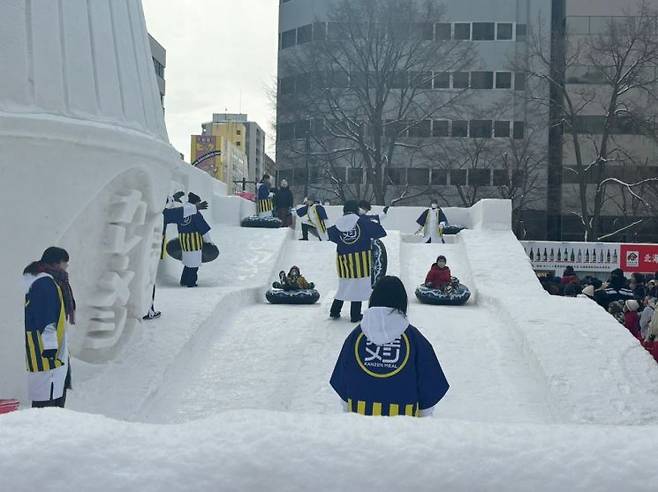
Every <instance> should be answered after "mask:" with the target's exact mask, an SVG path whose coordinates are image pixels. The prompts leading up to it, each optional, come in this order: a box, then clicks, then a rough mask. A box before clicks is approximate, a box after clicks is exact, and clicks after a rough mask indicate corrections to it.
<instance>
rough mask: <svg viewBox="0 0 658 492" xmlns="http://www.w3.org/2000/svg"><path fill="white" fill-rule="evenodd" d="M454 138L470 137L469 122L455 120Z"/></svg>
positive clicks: (453, 124)
mask: <svg viewBox="0 0 658 492" xmlns="http://www.w3.org/2000/svg"><path fill="white" fill-rule="evenodd" d="M452 136H453V137H468V121H466V120H453V122H452Z"/></svg>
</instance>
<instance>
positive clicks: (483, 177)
mask: <svg viewBox="0 0 658 492" xmlns="http://www.w3.org/2000/svg"><path fill="white" fill-rule="evenodd" d="M468 184H469V185H471V186H490V185H491V169H469V170H468Z"/></svg>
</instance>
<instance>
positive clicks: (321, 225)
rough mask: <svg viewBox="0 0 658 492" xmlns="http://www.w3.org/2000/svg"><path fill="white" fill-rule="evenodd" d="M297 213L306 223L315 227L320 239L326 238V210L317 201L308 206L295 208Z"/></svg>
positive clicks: (324, 239)
mask: <svg viewBox="0 0 658 492" xmlns="http://www.w3.org/2000/svg"><path fill="white" fill-rule="evenodd" d="M297 215H298V216H299V217H304V218H305V222H306V224H308V225H310V226H311V227H313V228H315V230H316V231H317V233H318V236H320V239H321V240H322V241H326V240H327V219H328V217H327V211H326V210H325V208H324V207H323V206H322V205H320V204H319V203H314V204H313V205H311V206H310V207H309V206H308V205H304V206H302V207H299V208H298V209H297Z"/></svg>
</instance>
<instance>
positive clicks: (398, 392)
mask: <svg viewBox="0 0 658 492" xmlns="http://www.w3.org/2000/svg"><path fill="white" fill-rule="evenodd" d="M330 383H331V386H332V387H333V388H334V390H335V391H336V393H338V395H339V396H340V398H341V399H342V400H343V401H344V402H345V405H346V410H347V411H348V412H354V413H359V414H361V415H381V416H389V417H394V416H398V415H406V416H408V417H420V416H423V412H424V411H425V410H427V409H432V408H433V407H434V405H436V404H437V403H438V401H439V400H441V398H443V396H444V395H445V394H446V392H447V391H448V388H449V387H450V386H449V384H448V381H447V380H446V377H445V375H444V373H443V370H442V369H441V365H440V364H439V362H438V360H437V358H436V354H435V353H434V349H433V348H432V345H431V344H430V343H429V342H428V341H427V339H426V338H425V337H424V336H423V335H422V334H421V333H420V331H418V329H417V328H415V327H414V326H412V325H408V327H407V328H406V329H405V330H404V332H403V333H402V334H401V335H400V336H399V337H397V338H396V339H394V340H392V341H390V342H389V343H386V344H383V345H377V344H375V343H373V342H371V341H370V340H369V339H368V338H367V336H366V335H365V334H364V332H363V330H362V329H361V326H357V327H356V328H355V329H354V331H352V333H351V334H350V335H349V336H348V337H347V339H346V340H345V343H344V344H343V349H342V350H341V352H340V355H339V357H338V360H337V361H336V367H335V368H334V372H333V374H332V375H331V381H330Z"/></svg>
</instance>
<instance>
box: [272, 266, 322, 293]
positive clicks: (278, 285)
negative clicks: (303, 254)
mask: <svg viewBox="0 0 658 492" xmlns="http://www.w3.org/2000/svg"><path fill="white" fill-rule="evenodd" d="M272 287H274V288H275V289H283V290H306V289H314V288H315V284H314V283H313V282H308V281H307V280H306V279H305V278H304V277H303V276H302V274H301V272H300V271H299V267H297V266H293V267H292V268H291V269H290V271H289V272H288V275H286V272H284V271H283V270H281V271H280V272H279V281H278V282H274V283H273V284H272Z"/></svg>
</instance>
